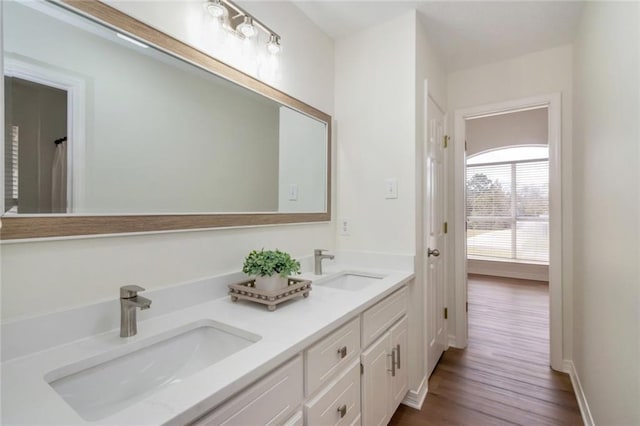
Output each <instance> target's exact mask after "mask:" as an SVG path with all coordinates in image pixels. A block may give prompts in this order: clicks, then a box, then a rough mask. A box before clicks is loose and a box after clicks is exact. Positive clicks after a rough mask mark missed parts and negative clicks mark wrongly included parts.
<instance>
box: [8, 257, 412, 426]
mask: <svg viewBox="0 0 640 426" xmlns="http://www.w3.org/2000/svg"><path fill="white" fill-rule="evenodd" d="M349 270H354V271H359V272H372V273H381V274H384V275H386V277H385V278H384V279H382V280H380V281H379V282H376V283H374V284H371V285H370V286H368V287H367V288H366V289H363V290H360V291H344V290H338V289H333V288H329V287H323V286H321V285H312V291H311V294H310V296H309V297H308V298H302V297H301V298H296V299H294V300H292V301H289V302H285V304H283V305H280V306H278V308H277V309H276V310H275V311H273V312H269V311H268V310H267V308H266V306H264V305H259V304H254V303H250V302H246V301H239V302H237V303H233V302H231V300H230V299H229V297H224V298H220V299H216V300H212V301H208V302H206V303H201V304H198V305H195V306H192V307H189V308H185V309H181V310H178V311H174V312H171V313H168V314H165V315H162V316H158V317H154V318H151V319H147V320H145V321H140V322H139V323H138V334H137V335H136V336H134V337H129V338H126V339H123V338H121V337H119V330H118V329H114V330H110V331H109V332H106V333H102V334H99V335H95V336H91V337H89V338H86V339H82V340H78V341H75V342H71V343H68V344H65V345H60V346H56V347H53V348H50V349H47V350H43V351H40V352H36V353H33V354H29V355H26V356H22V357H19V358H15V359H12V360H9V361H6V362H4V363H2V366H1V374H2V424H5V425H13V424H38V425H45V424H59V425H77V424H99V425H143V424H145V425H146V424H149V425H158V424H166V423H169V424H184V423H185V422H187V421H190V420H193V419H195V418H196V417H198V416H199V415H201V414H203V413H204V412H206V411H207V410H208V409H210V408H212V407H214V406H215V405H218V404H219V403H221V402H223V401H224V400H226V399H227V398H229V397H230V396H232V395H233V394H235V393H236V392H238V391H239V390H241V389H242V388H244V387H245V386H247V385H249V384H251V383H252V382H254V381H255V380H257V379H258V378H260V377H261V376H263V375H264V374H266V373H268V372H269V371H271V370H272V369H274V368H275V367H277V366H278V365H280V364H281V363H283V362H285V361H287V360H288V359H290V358H291V357H293V356H295V355H296V354H298V353H300V352H301V351H302V350H304V349H305V348H306V347H307V346H309V345H310V344H311V343H313V342H314V341H316V340H317V339H319V338H320V337H322V336H323V335H325V334H327V333H328V332H329V331H331V330H332V329H335V328H336V327H338V326H340V325H342V324H345V323H346V322H347V321H348V320H350V319H351V318H353V317H354V316H355V315H357V314H359V313H361V312H363V311H364V310H366V309H367V308H369V307H370V306H372V305H373V304H375V303H377V302H378V301H380V300H381V299H383V298H384V297H386V296H388V295H389V294H391V293H392V292H394V291H395V290H397V289H398V288H400V287H401V286H403V285H404V284H406V283H407V282H408V281H409V280H410V279H411V278H413V273H412V272H407V271H385V270H376V269H372V268H362V267H349V266H342V267H339V266H333V267H331V268H327V271H326V272H327V273H326V274H324V275H322V277H321V278H319V277H318V276H314V275H313V274H303V275H300V276H299V277H301V278H305V279H311V280H312V281H319V280H320V279H327V278H328V277H330V276H332V275H336V274H337V273H339V272H341V271H349ZM152 309H153V308H152ZM202 320H211V321H216V322H219V323H223V324H226V325H229V326H231V327H235V328H238V329H241V330H245V331H247V332H249V333H253V334H256V335H259V336H260V337H261V339H260V340H259V341H258V342H256V343H254V344H252V345H250V346H248V347H247V348H244V349H242V350H240V351H239V352H237V353H235V354H233V355H231V356H229V357H228V358H225V359H223V360H221V361H219V362H217V363H215V364H213V365H211V366H210V367H207V368H205V369H203V370H201V371H199V372H198V373H196V374H194V375H192V376H190V377H188V378H186V379H185V380H183V381H182V382H179V383H172V384H170V385H167V386H165V387H163V388H160V389H159V390H158V391H157V392H155V393H153V394H151V395H150V396H148V397H147V398H146V399H144V400H142V401H140V402H137V403H135V404H133V405H131V406H129V407H127V408H125V409H124V410H122V411H120V412H118V413H116V414H114V415H111V416H109V417H106V418H104V419H102V420H99V421H95V422H88V421H86V420H84V419H82V418H81V417H80V416H79V415H78V414H77V413H76V412H75V411H74V410H73V409H72V408H71V407H70V406H69V405H67V403H66V402H65V401H64V400H63V399H62V397H60V395H58V394H57V393H56V391H55V390H54V389H53V388H52V387H51V386H50V385H49V384H48V383H47V381H46V380H45V375H47V374H48V373H50V372H51V371H54V370H57V369H59V368H63V367H65V366H68V365H70V364H74V363H76V362H79V361H82V360H85V359H87V358H92V357H96V356H99V355H101V354H105V353H109V352H111V351H113V350H116V349H118V350H122V349H123V348H124V347H126V346H127V345H131V344H134V343H136V342H140V341H142V340H144V339H153V338H154V336H158V335H161V334H164V333H166V332H168V331H171V330H174V329H177V328H180V327H184V326H186V325H189V324H192V323H194V322H197V321H202Z"/></svg>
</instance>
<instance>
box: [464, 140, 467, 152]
mask: <svg viewBox="0 0 640 426" xmlns="http://www.w3.org/2000/svg"><path fill="white" fill-rule="evenodd" d="M464 150H465V151H466V150H467V141H464Z"/></svg>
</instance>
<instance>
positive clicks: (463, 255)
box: [450, 94, 563, 370]
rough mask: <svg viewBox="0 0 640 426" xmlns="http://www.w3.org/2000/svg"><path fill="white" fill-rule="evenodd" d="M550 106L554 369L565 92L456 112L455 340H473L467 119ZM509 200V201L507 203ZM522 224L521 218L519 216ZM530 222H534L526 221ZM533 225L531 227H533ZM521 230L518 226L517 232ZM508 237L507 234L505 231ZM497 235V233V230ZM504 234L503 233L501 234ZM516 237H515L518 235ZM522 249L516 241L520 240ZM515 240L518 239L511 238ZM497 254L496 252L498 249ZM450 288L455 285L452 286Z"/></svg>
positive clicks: (558, 349) (558, 353)
mask: <svg viewBox="0 0 640 426" xmlns="http://www.w3.org/2000/svg"><path fill="white" fill-rule="evenodd" d="M541 108H546V112H547V122H548V128H547V141H548V147H549V163H548V164H549V174H548V178H549V197H548V198H549V215H548V229H549V243H548V244H549V250H548V257H549V272H548V274H549V306H550V307H549V319H550V321H549V324H550V326H549V335H550V345H549V346H550V348H549V352H550V364H551V367H552V368H553V369H555V370H562V369H563V366H562V359H563V356H562V319H561V313H562V308H561V306H562V284H561V277H562V262H561V259H562V257H561V253H562V223H561V218H562V211H561V191H562V187H561V168H560V158H561V157H560V153H561V136H560V95H559V94H552V95H544V96H539V97H535V98H527V99H521V100H515V101H510V102H503V103H498V104H491V105H484V106H479V107H474V108H468V109H464V110H457V111H456V112H455V139H454V161H453V163H454V173H455V177H454V196H455V206H456V207H455V209H454V216H455V218H454V221H455V223H456V224H457V225H458V227H456V230H455V236H454V239H455V243H454V246H455V247H454V253H455V261H454V263H455V268H454V273H455V280H454V281H455V283H454V288H453V289H452V290H453V292H452V293H453V294H452V296H453V297H452V298H453V299H454V301H455V303H454V310H455V314H454V315H455V331H454V333H455V338H454V339H452V340H453V342H452V343H453V344H454V345H455V346H456V347H460V348H464V347H466V346H467V342H468V315H467V309H468V305H467V291H468V288H467V273H468V267H467V239H466V232H465V229H464V226H465V225H464V224H465V223H466V219H467V218H466V215H467V211H466V210H467V209H466V196H465V193H466V182H467V176H466V149H465V145H466V142H467V124H468V120H473V119H478V118H482V117H490V116H496V115H500V114H505V113H509V112H518V111H526V110H533V109H541ZM514 195H515V194H514ZM505 202H506V201H505ZM515 220H516V222H517V218H516V219H515ZM527 226H529V225H527ZM529 227H530V226H529ZM514 232H517V229H516V230H514ZM504 234H505V236H506V234H507V233H504ZM496 235H498V234H496ZM500 235H502V234H500ZM514 238H516V237H514ZM515 241H516V243H515V247H513V246H512V247H513V248H514V249H515V250H516V251H517V240H515ZM512 242H513V240H512ZM494 254H495V253H494ZM450 290H451V289H450Z"/></svg>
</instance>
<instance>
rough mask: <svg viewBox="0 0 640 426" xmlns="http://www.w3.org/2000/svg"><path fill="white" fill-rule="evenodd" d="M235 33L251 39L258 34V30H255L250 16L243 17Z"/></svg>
mask: <svg viewBox="0 0 640 426" xmlns="http://www.w3.org/2000/svg"><path fill="white" fill-rule="evenodd" d="M236 31H238V32H239V33H240V34H242V35H243V36H245V37H246V38H251V37H253V36H254V35H256V34H257V33H258V30H256V27H255V26H254V25H253V18H252V17H251V16H245V17H244V21H243V22H242V23H241V24H239V25H238V26H237V27H236Z"/></svg>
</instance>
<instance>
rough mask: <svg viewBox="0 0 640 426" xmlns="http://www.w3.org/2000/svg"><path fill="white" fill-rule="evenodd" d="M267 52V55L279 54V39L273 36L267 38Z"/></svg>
mask: <svg viewBox="0 0 640 426" xmlns="http://www.w3.org/2000/svg"><path fill="white" fill-rule="evenodd" d="M267 50H268V51H269V53H273V54H276V53H278V52H280V37H278V36H277V35H275V34H271V35H270V36H269V43H267Z"/></svg>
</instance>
